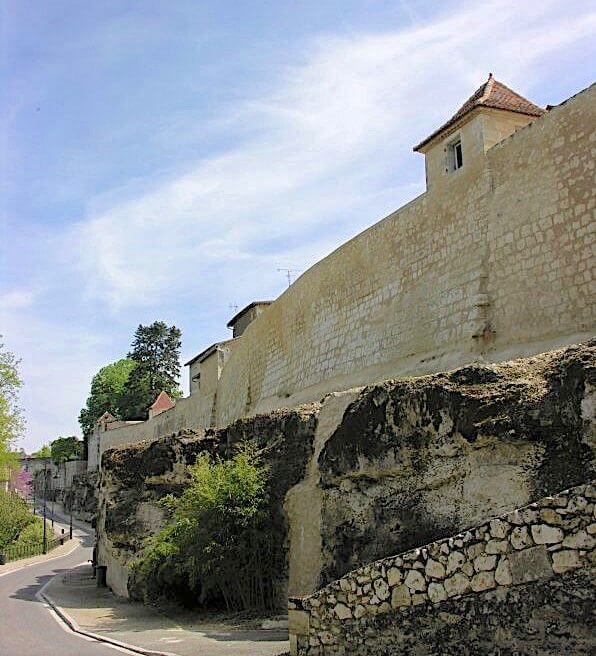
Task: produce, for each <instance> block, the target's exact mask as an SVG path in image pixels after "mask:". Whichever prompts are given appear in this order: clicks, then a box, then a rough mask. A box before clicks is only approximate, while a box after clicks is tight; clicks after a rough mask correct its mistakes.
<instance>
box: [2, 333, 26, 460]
mask: <svg viewBox="0 0 596 656" xmlns="http://www.w3.org/2000/svg"><path fill="white" fill-rule="evenodd" d="M1 339H2V336H1V335H0V466H2V467H7V466H8V465H14V464H15V462H16V454H15V453H13V452H12V451H11V445H12V444H13V443H14V441H15V440H16V439H17V438H18V437H20V436H21V434H22V432H23V427H24V422H23V417H22V413H21V409H20V408H19V406H18V394H19V390H20V388H21V386H22V384H23V382H22V380H21V377H20V375H19V370H18V366H19V362H20V361H19V360H18V359H17V358H16V356H15V355H14V354H13V353H11V352H10V351H7V350H5V349H4V344H3V343H2V341H1Z"/></svg>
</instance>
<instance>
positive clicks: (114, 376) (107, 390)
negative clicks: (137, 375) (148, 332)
mask: <svg viewBox="0 0 596 656" xmlns="http://www.w3.org/2000/svg"><path fill="white" fill-rule="evenodd" d="M135 367H136V362H134V361H133V360H130V359H128V358H122V359H121V360H118V361H117V362H113V363H112V364H108V365H107V366H105V367H102V368H101V369H100V370H99V371H98V372H97V373H96V374H95V376H93V380H92V381H91V393H90V394H89V397H88V398H87V403H86V405H85V407H84V408H83V409H82V410H81V412H80V413H79V424H80V425H81V429H82V431H83V435H84V436H85V438H88V437H89V435H91V433H92V432H93V427H94V425H95V422H96V421H97V420H98V419H99V418H100V417H101V416H102V415H103V414H104V412H109V413H111V414H112V415H114V417H116V418H117V419H122V414H123V413H122V410H121V407H120V406H121V401H122V396H123V394H124V390H125V388H126V385H127V383H128V379H129V377H130V374H131V372H132V370H133V369H134V368H135Z"/></svg>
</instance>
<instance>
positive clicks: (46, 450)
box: [33, 444, 52, 458]
mask: <svg viewBox="0 0 596 656" xmlns="http://www.w3.org/2000/svg"><path fill="white" fill-rule="evenodd" d="M33 455H34V456H35V457H36V458H49V457H50V456H51V455H52V449H50V445H49V444H43V445H42V446H41V447H40V448H39V449H37V451H35V452H34V453H33Z"/></svg>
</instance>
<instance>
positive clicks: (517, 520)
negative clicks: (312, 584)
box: [289, 483, 596, 656]
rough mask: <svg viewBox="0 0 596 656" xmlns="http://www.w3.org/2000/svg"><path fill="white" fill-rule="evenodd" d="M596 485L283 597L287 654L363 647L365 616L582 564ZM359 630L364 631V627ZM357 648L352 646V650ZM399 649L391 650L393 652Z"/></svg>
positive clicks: (590, 540) (587, 555) (593, 528)
mask: <svg viewBox="0 0 596 656" xmlns="http://www.w3.org/2000/svg"><path fill="white" fill-rule="evenodd" d="M595 501H596V487H595V486H594V483H590V484H586V485H580V486H577V487H574V488H571V489H569V490H565V491H564V492H561V493H560V494H557V495H556V496H549V497H545V498H543V499H541V500H540V501H538V502H536V503H533V504H531V505H529V506H526V507H524V508H521V509H519V510H515V511H513V512H511V513H508V514H506V515H503V516H501V517H497V518H493V519H491V520H489V521H487V522H485V523H483V524H481V525H479V526H477V527H476V528H474V529H470V530H468V531H466V532H464V533H460V534H458V535H456V536H454V537H450V538H447V539H443V540H439V541H437V542H433V543H431V544H428V545H426V546H424V547H421V548H418V549H413V550H411V551H407V552H405V553H402V554H399V555H397V556H392V557H389V558H384V559H382V560H378V561H376V562H374V563H371V564H369V565H366V566H364V567H361V568H358V569H356V570H353V571H351V572H349V573H348V574H346V575H345V576H344V577H342V578H341V579H338V580H337V581H334V582H333V583H330V584H329V585H327V586H325V587H324V588H322V589H321V590H319V591H317V592H316V593H315V594H312V595H309V596H306V597H294V598H291V599H290V601H289V616H290V637H291V645H292V653H293V654H300V655H301V656H302V655H306V654H308V655H309V656H319V655H323V654H340V653H341V654H343V653H352V652H344V651H343V650H344V646H345V645H346V644H351V645H353V646H354V649H356V648H357V647H358V645H360V648H358V649H357V653H359V654H366V653H375V652H374V651H372V650H371V651H370V652H369V651H367V649H366V647H364V645H365V642H366V640H365V637H364V635H361V634H362V632H361V631H360V630H359V629H360V627H361V625H365V624H366V623H367V621H369V620H370V618H373V617H376V616H378V615H383V614H397V613H400V612H402V611H405V610H407V609H409V608H410V607H412V606H418V605H430V606H434V605H439V604H441V603H442V602H445V601H446V600H450V599H456V598H459V597H462V596H467V595H473V594H476V593H483V592H485V591H488V590H493V589H498V588H509V587H511V586H518V585H524V584H528V583H530V582H534V581H541V580H548V579H550V578H552V577H554V576H556V575H560V574H564V573H567V572H571V571H573V570H579V569H582V568H587V567H588V566H590V565H591V564H592V565H593V564H594V562H595V560H596V557H595V550H594V547H595V546H596V520H595ZM364 633H365V632H364ZM354 653H356V651H354ZM395 653H398V652H395Z"/></svg>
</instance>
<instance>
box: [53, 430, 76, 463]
mask: <svg viewBox="0 0 596 656" xmlns="http://www.w3.org/2000/svg"><path fill="white" fill-rule="evenodd" d="M50 451H51V454H52V460H53V461H54V463H55V464H57V465H61V464H62V463H64V462H67V461H68V460H77V459H79V458H80V457H81V456H82V455H83V443H82V442H81V440H79V439H77V438H76V437H75V436H74V435H71V436H70V437H59V438H57V439H55V440H53V441H52V442H50Z"/></svg>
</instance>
